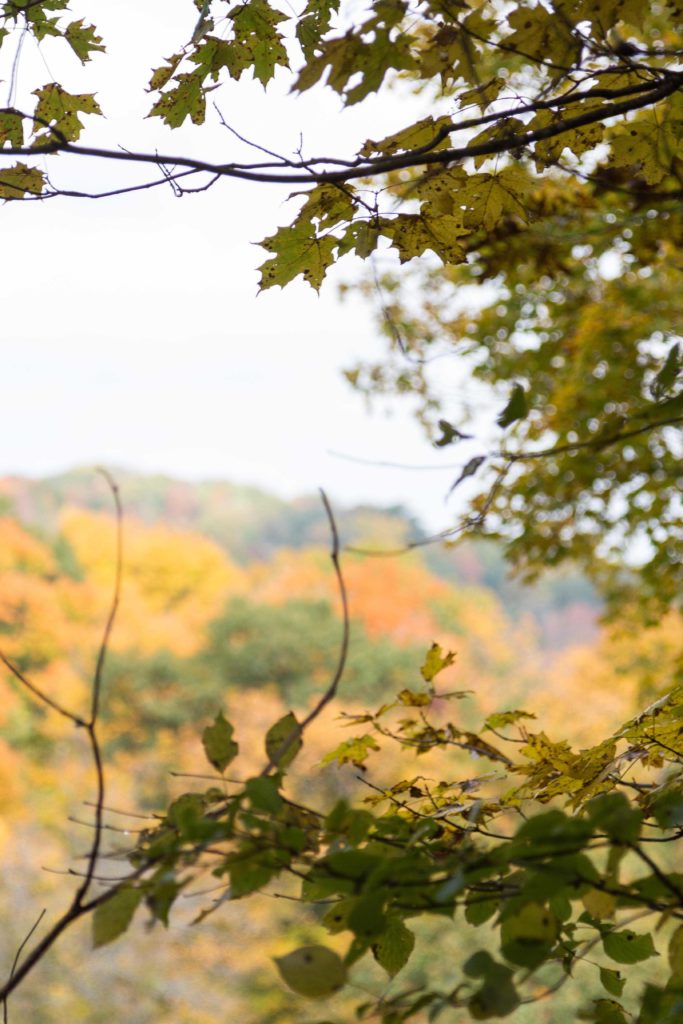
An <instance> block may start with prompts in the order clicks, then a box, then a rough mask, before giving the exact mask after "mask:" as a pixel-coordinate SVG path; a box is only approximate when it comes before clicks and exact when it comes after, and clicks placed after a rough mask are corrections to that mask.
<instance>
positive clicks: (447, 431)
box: [432, 420, 472, 448]
mask: <svg viewBox="0 0 683 1024" xmlns="http://www.w3.org/2000/svg"><path fill="white" fill-rule="evenodd" d="M437 426H438V427H439V430H440V431H441V437H438V438H436V440H435V441H433V442H432V444H433V445H434V447H435V448H444V447H445V446H446V445H448V444H453V442H454V441H467V440H469V439H470V438H471V437H472V434H463V433H462V431H461V430H458V429H457V427H454V426H453V425H452V424H451V423H449V422H448V420H439V422H438V424H437Z"/></svg>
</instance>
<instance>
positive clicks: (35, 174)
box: [0, 163, 45, 199]
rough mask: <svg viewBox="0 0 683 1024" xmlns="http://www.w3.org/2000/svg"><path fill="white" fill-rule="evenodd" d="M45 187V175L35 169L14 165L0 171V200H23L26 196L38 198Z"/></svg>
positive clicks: (20, 164)
mask: <svg viewBox="0 0 683 1024" xmlns="http://www.w3.org/2000/svg"><path fill="white" fill-rule="evenodd" d="M44 187H45V175H44V174H43V172H42V171H39V170H38V168H37V167H28V166H27V165H26V164H22V163H16V164H14V166H13V167H6V168H2V170H0V199H23V197H24V196H25V195H26V194H29V195H34V196H39V195H41V193H42V191H43V188H44Z"/></svg>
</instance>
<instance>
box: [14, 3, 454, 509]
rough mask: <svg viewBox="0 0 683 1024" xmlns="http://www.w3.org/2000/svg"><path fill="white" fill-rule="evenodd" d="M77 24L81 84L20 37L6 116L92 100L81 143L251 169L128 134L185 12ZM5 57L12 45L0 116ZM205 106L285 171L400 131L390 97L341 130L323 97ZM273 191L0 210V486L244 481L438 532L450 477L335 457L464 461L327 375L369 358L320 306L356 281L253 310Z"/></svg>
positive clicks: (78, 171)
mask: <svg viewBox="0 0 683 1024" xmlns="http://www.w3.org/2000/svg"><path fill="white" fill-rule="evenodd" d="M73 7H74V11H75V15H76V16H81V14H83V15H85V16H86V20H88V21H89V20H91V19H92V18H93V17H94V18H95V20H96V23H97V26H98V29H99V30H100V32H101V34H102V35H103V36H104V40H105V43H106V44H107V47H108V51H109V52H108V53H107V54H104V55H96V56H95V57H94V59H93V61H92V62H91V64H89V65H87V66H86V67H85V68H81V66H80V64H79V62H78V61H77V60H76V58H75V57H73V59H70V57H69V54H64V55H61V56H60V53H61V50H62V49H63V48H64V47H63V44H62V47H60V46H58V45H56V43H54V42H52V41H49V40H48V41H47V42H46V43H45V44H44V45H43V55H44V57H45V58H46V59H47V61H48V64H49V68H50V73H49V74H48V70H47V69H46V67H45V65H44V64H43V63H42V58H41V56H40V55H39V54H38V53H37V52H36V50H35V47H34V44H33V43H32V41H31V40H29V39H27V40H26V44H25V46H24V49H23V53H22V60H21V65H20V74H19V81H18V92H17V105H19V106H22V105H23V106H24V107H30V101H29V100H28V99H27V97H28V94H29V93H30V92H31V90H32V89H34V88H36V87H37V86H41V85H44V84H45V83H46V82H47V81H50V80H51V79H52V78H55V79H57V80H60V81H61V82H62V84H64V85H65V87H66V88H67V89H69V90H70V91H72V92H90V91H94V92H97V95H98V99H99V101H100V103H101V105H102V107H103V109H104V111H105V113H106V114H107V120H106V121H104V119H100V118H88V119H87V121H88V125H87V130H86V133H85V135H84V136H83V141H85V142H88V143H91V144H94V145H96V144H101V145H108V146H111V145H116V144H121V145H124V146H126V147H128V148H136V147H138V148H141V149H145V150H148V151H149V150H153V149H154V148H155V147H157V148H158V149H159V150H161V151H164V152H167V153H168V152H171V153H188V152H192V153H195V154H197V155H199V154H201V155H203V156H208V157H221V156H222V157H224V158H233V157H236V156H240V157H242V158H243V157H245V156H246V153H245V151H244V150H243V149H241V148H236V147H238V146H239V144H238V143H236V142H235V141H234V140H233V139H232V138H231V137H230V136H228V134H227V133H226V132H225V129H223V128H221V127H220V126H219V125H216V124H212V125H210V126H209V125H207V126H204V127H202V128H195V127H192V126H189V127H187V128H183V129H181V130H178V131H176V132H170V131H169V130H168V129H166V128H165V127H164V126H163V125H162V123H161V121H160V119H158V118H155V119H152V120H142V117H143V116H144V113H145V112H146V111H147V109H149V106H150V97H149V96H148V95H146V94H145V92H144V86H145V85H146V83H147V81H148V79H149V73H150V68H151V67H153V66H158V65H159V64H160V63H161V58H162V57H163V56H168V55H169V54H171V53H172V52H174V51H175V50H177V49H179V48H180V45H181V44H182V43H183V42H184V41H185V40H186V38H187V37H188V36H189V34H190V32H191V30H192V15H193V8H192V6H191V4H190V2H189V0H145V2H144V3H142V2H140V0H100V3H98V4H94V5H93V4H86V3H85V2H81V3H78V2H76V3H74V5H73ZM64 49H65V48H64ZM13 55H14V43H12V45H11V46H8V44H7V42H6V43H5V45H4V46H3V48H2V51H1V54H0V79H2V81H0V105H4V103H5V102H6V98H7V97H6V93H7V90H8V87H9V80H10V69H11V60H12V57H13ZM214 95H215V97H216V99H217V100H218V102H219V104H220V106H221V109H222V111H223V113H224V115H225V117H226V119H227V120H228V121H229V122H230V123H231V124H232V125H234V127H235V128H236V129H238V130H239V131H240V132H242V133H243V134H246V135H248V136H250V137H252V138H254V139H256V140H258V141H260V142H261V143H263V144H265V145H268V146H270V147H272V148H275V149H280V148H281V149H282V150H284V151H286V152H289V153H292V152H294V150H295V149H296V148H297V146H298V144H299V134H300V132H301V133H302V134H303V139H304V145H305V150H306V152H307V153H309V154H312V153H314V152H315V153H316V154H318V153H321V152H325V153H335V154H336V155H344V156H345V155H350V154H351V153H352V152H353V151H354V150H355V148H357V145H358V143H359V141H362V140H363V139H365V138H367V137H368V136H374V137H375V138H377V137H381V136H382V135H384V134H387V133H388V132H390V131H391V130H392V129H395V128H398V127H400V126H401V125H403V124H405V123H407V121H408V119H409V117H410V114H411V111H410V110H406V105H407V104H406V102H405V100H403V101H401V103H398V102H397V103H395V104H394V106H389V105H388V104H387V102H386V101H382V102H381V103H380V102H379V101H372V102H370V103H368V104H362V105H361V107H360V108H358V109H357V108H353V109H352V110H350V111H345V112H342V110H341V105H340V103H339V100H338V98H337V97H336V96H335V95H334V94H332V93H331V92H330V91H326V92H325V93H322V92H317V93H316V94H315V95H312V94H305V95H304V96H303V97H296V98H293V97H287V96H286V93H285V89H284V87H283V88H281V89H280V90H279V94H276V95H275V96H271V94H270V93H269V94H268V98H264V95H263V90H262V89H261V86H260V85H258V83H256V84H254V83H251V82H248V81H246V80H245V81H243V82H240V83H237V84H233V83H231V84H230V85H229V86H228V87H227V88H225V89H221V90H218V91H217V93H215V94H214ZM408 105H409V104H408ZM416 116H417V115H416ZM212 120H213V119H212ZM12 162H13V161H12ZM2 165H4V161H3V163H2ZM148 173H149V172H148V171H145V170H143V171H140V170H135V171H131V170H130V169H129V168H123V167H122V166H121V165H113V166H106V165H104V164H99V165H98V166H94V165H93V164H92V163H86V162H84V161H79V160H76V159H74V158H70V159H67V158H60V161H59V166H57V165H56V164H55V163H54V162H53V164H52V165H51V174H52V176H53V180H54V181H55V183H56V184H59V185H63V186H64V187H81V188H86V189H97V188H102V187H108V186H113V187H116V186H118V185H120V184H121V182H122V180H123V176H124V175H128V176H131V175H132V177H133V178H134V179H135V180H143V178H144V177H145V176H146V175H148ZM287 191H289V190H287ZM287 191H283V190H281V189H279V188H278V187H275V186H270V185H260V184H249V183H240V182H233V181H226V182H223V183H219V184H218V185H217V186H216V187H214V188H213V189H211V190H210V191H209V192H206V193H203V194H200V195H196V196H187V197H184V198H183V199H181V200H178V199H175V198H174V197H173V196H172V195H171V193H170V190H166V189H164V190H154V191H150V192H143V193H138V194H136V195H130V196H123V197H120V198H116V199H107V200H100V201H95V202H93V201H89V200H77V199H56V200H51V201H49V202H46V203H35V202H34V203H26V204H22V203H7V204H5V205H4V206H3V207H2V208H1V209H0V217H1V223H2V242H3V252H4V258H3V261H2V262H3V271H2V274H1V275H0V281H1V284H0V289H1V307H0V308H1V309H2V318H1V328H0V329H1V331H2V348H3V359H2V363H1V364H0V367H1V374H0V437H1V438H2V444H1V446H0V473H25V474H29V475H43V474H49V473H54V472H58V471H60V470H62V469H65V468H68V467H71V466H74V465H87V464H94V463H103V464H106V465H110V466H125V467H128V468H132V469H138V470H143V471H150V472H152V471H161V472H168V473H171V474H174V475H177V476H182V477H186V478H189V479H193V478H195V479H196V478H200V477H211V478H224V479H230V480H233V481H236V482H245V483H254V484H258V485H260V486H263V487H264V488H267V489H271V490H273V491H275V492H277V493H279V494H282V495H284V496H292V495H294V494H298V493H302V492H311V491H312V490H314V489H315V488H316V487H318V486H322V487H324V488H326V489H327V490H328V491H329V493H330V494H332V495H333V496H334V497H335V498H336V499H337V500H338V501H343V502H356V501H371V502H375V503H382V504H389V503H392V504H393V503H396V502H403V503H405V504H407V505H409V506H410V507H412V508H413V509H414V510H416V511H417V512H418V513H419V514H420V515H421V516H422V517H423V519H424V520H425V522H427V523H428V524H429V525H430V526H431V527H433V528H441V527H443V526H446V525H448V523H449V518H452V515H453V512H452V509H451V510H450V512H449V510H448V509H446V507H445V505H444V494H445V492H446V490H447V488H448V486H449V484H450V482H451V481H452V479H453V477H454V475H456V472H455V471H454V470H452V469H451V470H446V471H444V472H438V473H425V472H423V473H409V472H402V471H394V470H390V469H386V468H378V467H370V466H363V465H358V464H354V463H351V462H345V461H341V460H339V459H337V458H334V457H332V456H331V455H330V454H329V451H330V450H337V451H344V452H347V453H349V454H351V455H356V456H362V457H365V458H376V459H380V460H382V459H388V460H392V461H400V462H406V463H419V464H434V465H436V464H439V463H448V464H452V463H453V462H456V463H457V462H458V460H459V458H462V459H463V461H466V459H467V458H468V457H469V454H471V453H469V452H468V453H463V454H461V453H460V452H458V453H457V455H456V456H455V458H454V456H453V454H452V453H450V452H446V453H440V452H439V453H437V452H435V451H434V450H432V449H431V448H430V447H429V446H428V444H427V442H426V441H425V440H424V437H423V435H422V434H421V431H420V430H419V429H418V428H417V427H416V426H415V425H414V423H413V421H412V420H411V418H410V415H409V409H408V407H407V405H406V404H400V405H396V406H395V408H394V413H393V415H391V416H388V415H387V414H386V411H377V412H376V413H375V414H374V415H369V414H368V412H367V411H366V409H365V405H364V401H363V400H362V399H361V398H360V397H359V396H357V395H355V394H354V393H353V392H352V391H351V390H350V388H349V387H348V385H347V384H346V383H345V382H344V381H343V379H342V378H341V375H340V372H339V370H340V368H341V367H342V366H345V365H350V364H352V363H353V362H354V361H355V359H356V358H357V357H359V356H361V357H362V356H365V357H369V356H372V354H373V353H377V352H380V351H381V350H382V345H381V343H380V342H378V339H377V332H376V328H375V326H374V323H373V321H372V317H371V313H370V309H369V308H368V307H366V306H364V305H361V304H360V303H359V302H358V301H354V302H351V303H347V304H344V305H340V304H339V303H338V301H337V299H336V287H335V284H334V282H335V281H337V282H339V281H340V280H342V279H343V278H345V277H348V276H350V275H351V274H352V273H353V269H354V267H353V264H352V263H350V262H349V261H348V260H347V261H345V262H344V263H343V264H342V267H341V270H340V271H339V270H337V271H335V272H334V273H333V274H332V275H331V280H330V283H329V284H327V286H323V290H322V292H321V295H320V297H318V296H316V294H315V293H314V292H313V291H312V290H311V289H310V288H309V287H308V285H305V284H303V283H301V281H300V280H299V281H297V282H295V283H293V284H291V285H289V286H288V287H287V288H286V289H285V290H284V291H281V290H280V289H271V290H270V291H268V292H266V293H264V294H263V295H261V296H259V297H257V296H256V292H257V280H258V275H257V271H256V268H257V267H258V265H259V264H260V263H261V262H263V260H264V258H265V256H266V255H267V254H265V253H264V252H263V250H261V249H259V248H258V247H256V246H254V245H252V244H251V243H253V242H257V241H258V240H259V239H261V238H263V237H264V236H265V235H268V234H272V233H273V232H274V230H275V229H276V227H277V226H278V225H279V224H283V223H287V222H288V220H289V219H291V217H292V216H293V212H294V210H295V208H296V207H295V206H294V205H293V204H289V206H287V205H286V204H285V199H286V195H287Z"/></svg>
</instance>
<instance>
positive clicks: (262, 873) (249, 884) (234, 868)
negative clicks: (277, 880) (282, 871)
mask: <svg viewBox="0 0 683 1024" xmlns="http://www.w3.org/2000/svg"><path fill="white" fill-rule="evenodd" d="M228 873H229V875H230V899H231V900H239V899H242V897H243V896H248V895H249V894H250V893H252V892H256V891H257V890H258V889H262V888H263V886H264V885H267V884H268V882H269V881H270V880H271V878H273V876H274V875H276V874H277V869H276V868H274V867H272V866H271V865H269V864H264V863H262V862H261V861H259V860H258V859H256V858H246V859H244V860H235V861H234V862H233V863H231V864H229V865H228Z"/></svg>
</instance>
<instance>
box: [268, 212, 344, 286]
mask: <svg viewBox="0 0 683 1024" xmlns="http://www.w3.org/2000/svg"><path fill="white" fill-rule="evenodd" d="M338 244H339V241H338V239H337V238H335V237H334V236H332V235H329V234H328V235H321V236H320V237H319V236H318V234H317V232H316V229H315V228H314V227H313V226H312V225H311V224H309V223H306V222H305V221H303V222H298V223H297V222H295V223H294V224H292V225H291V227H285V228H280V229H279V230H278V231H277V232H276V233H275V234H274V235H271V236H270V237H269V238H264V240H263V241H262V242H259V245H261V246H263V248H264V249H267V250H268V252H272V253H275V256H274V258H273V259H270V260H267V261H266V262H265V263H264V264H263V265H262V267H261V283H260V287H261V291H265V290H266V288H272V287H273V285H279V286H280V287H281V288H282V287H284V286H285V285H286V284H289V282H290V281H293V280H294V278H295V277H298V276H299V274H301V275H302V276H303V278H304V281H308V283H309V284H310V286H311V287H312V288H314V289H315V290H316V291H319V290H320V286H321V284H322V283H323V279H324V277H325V274H326V272H327V268H328V267H329V266H331V265H332V263H333V262H334V251H335V249H336V248H337V246H338Z"/></svg>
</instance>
